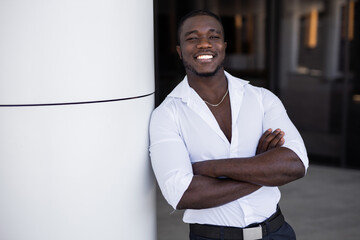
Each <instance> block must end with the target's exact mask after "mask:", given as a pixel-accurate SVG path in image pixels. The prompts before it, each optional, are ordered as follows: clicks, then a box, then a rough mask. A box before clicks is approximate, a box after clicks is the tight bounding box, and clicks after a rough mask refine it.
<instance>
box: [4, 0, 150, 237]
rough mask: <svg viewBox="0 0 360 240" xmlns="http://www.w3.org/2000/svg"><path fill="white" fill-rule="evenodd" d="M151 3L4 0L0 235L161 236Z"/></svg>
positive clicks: (80, 0) (83, 0)
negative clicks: (152, 120)
mask: <svg viewBox="0 0 360 240" xmlns="http://www.w3.org/2000/svg"><path fill="white" fill-rule="evenodd" d="M152 4H153V2H152V1H148V0H134V1H117V0H102V1H100V0H63V1H57V0H47V1H43V0H11V1H0V34H1V36H0V52H1V54H0V236H1V237H0V238H1V239H4V240H5V239H6V240H64V239H66V240H82V239H84V240H85V239H86V240H99V239H103V240H115V239H116V240H119V239H135V240H136V239H150V240H151V239H153V240H154V239H156V233H155V231H156V218H155V187H154V181H153V177H152V173H151V169H150V165H149V161H148V132H147V127H148V120H149V117H150V113H151V110H152V109H153V92H154V71H153V69H154V68H153V58H154V57H153V16H152V14H153V5H152Z"/></svg>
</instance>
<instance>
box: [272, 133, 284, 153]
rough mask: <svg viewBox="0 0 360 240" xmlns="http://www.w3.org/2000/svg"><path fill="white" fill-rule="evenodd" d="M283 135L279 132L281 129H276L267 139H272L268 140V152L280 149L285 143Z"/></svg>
mask: <svg viewBox="0 0 360 240" xmlns="http://www.w3.org/2000/svg"><path fill="white" fill-rule="evenodd" d="M284 135H285V133H284V132H283V131H281V129H276V130H275V131H274V132H273V133H272V134H270V136H269V137H268V138H271V137H272V139H271V140H270V143H269V146H268V150H269V149H272V148H276V147H280V146H282V145H283V144H284V143H285V140H284Z"/></svg>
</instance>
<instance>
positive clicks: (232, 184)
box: [177, 175, 261, 209]
mask: <svg viewBox="0 0 360 240" xmlns="http://www.w3.org/2000/svg"><path fill="white" fill-rule="evenodd" d="M260 187H261V186H259V185H256V184H252V183H246V182H241V181H235V180H231V179H217V178H211V177H207V176H199V175H195V176H194V177H193V179H192V181H191V183H190V185H189V187H188V189H187V190H186V191H185V193H184V195H183V196H182V198H181V200H180V202H179V203H178V205H177V209H204V208H211V207H217V206H220V205H223V204H225V203H229V202H231V201H234V200H236V199H239V198H241V197H243V196H246V195H248V194H250V193H252V192H255V191H256V190H258V189H259V188H260Z"/></svg>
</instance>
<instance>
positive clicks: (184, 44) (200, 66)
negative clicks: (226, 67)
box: [176, 15, 226, 77]
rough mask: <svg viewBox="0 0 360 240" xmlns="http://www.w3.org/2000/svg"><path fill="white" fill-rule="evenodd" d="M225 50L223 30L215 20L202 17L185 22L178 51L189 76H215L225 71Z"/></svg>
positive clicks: (177, 47) (205, 16)
mask: <svg viewBox="0 0 360 240" xmlns="http://www.w3.org/2000/svg"><path fill="white" fill-rule="evenodd" d="M225 49H226V42H224V33H223V28H222V26H221V24H220V23H219V22H218V21H217V20H216V19H215V18H213V17H210V16H207V15H200V16H195V17H191V18H188V19H186V20H185V22H184V24H183V25H182V28H181V32H180V46H176V50H177V52H178V54H179V56H180V59H181V60H182V61H183V63H184V66H185V69H186V73H187V74H195V75H197V76H201V77H206V76H214V75H215V74H216V73H217V72H218V71H219V70H220V69H223V62H224V59H225Z"/></svg>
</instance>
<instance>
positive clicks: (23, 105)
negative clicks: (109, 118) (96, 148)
mask: <svg viewBox="0 0 360 240" xmlns="http://www.w3.org/2000/svg"><path fill="white" fill-rule="evenodd" d="M154 93H155V92H152V93H149V94H145V95H140V96H135V97H128V98H118V99H108V100H98V101H86V102H69V103H39V104H6V105H0V107H41V106H59V105H60V106H61V105H78V104H93V103H107V102H118V101H127V100H132V99H138V98H144V97H148V96H151V95H153V94H154Z"/></svg>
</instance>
